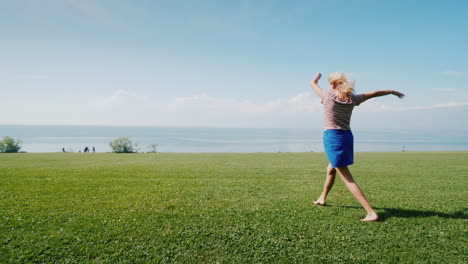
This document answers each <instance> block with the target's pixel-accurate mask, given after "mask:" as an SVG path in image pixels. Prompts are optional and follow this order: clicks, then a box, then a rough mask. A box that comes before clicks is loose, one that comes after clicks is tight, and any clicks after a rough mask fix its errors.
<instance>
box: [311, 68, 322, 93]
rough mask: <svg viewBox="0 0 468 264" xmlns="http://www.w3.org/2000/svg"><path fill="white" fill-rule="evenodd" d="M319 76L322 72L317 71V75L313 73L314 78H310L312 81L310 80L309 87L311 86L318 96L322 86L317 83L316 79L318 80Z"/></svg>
mask: <svg viewBox="0 0 468 264" xmlns="http://www.w3.org/2000/svg"><path fill="white" fill-rule="evenodd" d="M321 77H322V74H321V73H320V72H317V75H315V77H314V79H312V81H310V87H311V88H312V90H314V92H315V93H316V94H317V95H318V96H319V97H321V96H322V92H323V89H322V87H320V86H319V85H318V81H319V80H320V78H321Z"/></svg>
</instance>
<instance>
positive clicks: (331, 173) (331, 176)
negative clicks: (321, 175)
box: [314, 164, 336, 205]
mask: <svg viewBox="0 0 468 264" xmlns="http://www.w3.org/2000/svg"><path fill="white" fill-rule="evenodd" d="M335 176H336V169H335V168H332V166H331V164H328V167H327V179H326V180H325V184H324V185H323V192H322V194H321V195H320V197H319V198H318V199H317V201H315V202H314V204H316V205H325V204H327V202H326V200H327V195H328V193H329V192H330V190H331V188H332V187H333V184H334V183H335Z"/></svg>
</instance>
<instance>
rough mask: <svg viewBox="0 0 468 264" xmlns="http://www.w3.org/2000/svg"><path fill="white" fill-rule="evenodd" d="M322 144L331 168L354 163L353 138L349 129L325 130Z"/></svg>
mask: <svg viewBox="0 0 468 264" xmlns="http://www.w3.org/2000/svg"><path fill="white" fill-rule="evenodd" d="M323 145H324V147H325V152H326V153H327V157H328V160H329V161H330V164H331V166H332V167H333V168H336V167H345V166H348V165H352V164H353V163H354V147H353V146H354V138H353V133H352V132H351V130H338V129H329V130H325V132H324V135H323Z"/></svg>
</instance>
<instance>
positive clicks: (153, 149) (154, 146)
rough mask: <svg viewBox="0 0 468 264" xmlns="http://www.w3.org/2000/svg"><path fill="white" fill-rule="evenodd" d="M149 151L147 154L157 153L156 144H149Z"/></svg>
mask: <svg viewBox="0 0 468 264" xmlns="http://www.w3.org/2000/svg"><path fill="white" fill-rule="evenodd" d="M150 149H151V150H150V151H149V152H148V153H158V144H151V145H150Z"/></svg>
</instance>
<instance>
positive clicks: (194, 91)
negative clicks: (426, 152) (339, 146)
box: [0, 0, 468, 130]
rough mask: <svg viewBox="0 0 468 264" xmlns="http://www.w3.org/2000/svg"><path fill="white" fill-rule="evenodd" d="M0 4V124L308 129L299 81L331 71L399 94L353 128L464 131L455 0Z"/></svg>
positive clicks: (308, 101)
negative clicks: (396, 91)
mask: <svg viewBox="0 0 468 264" xmlns="http://www.w3.org/2000/svg"><path fill="white" fill-rule="evenodd" d="M0 4H1V8H0V33H1V36H2V38H1V39H2V41H1V42H0V58H1V59H0V91H1V94H2V103H1V104H0V111H1V113H3V114H2V115H1V116H0V124H64V125H68V124H76V125H86V124H88V125H125V126H129V125H145V126H158V125H160V126H222V127H305V128H320V127H321V126H322V124H323V122H322V109H321V106H320V102H319V100H318V98H316V97H315V95H314V94H312V91H311V89H310V88H309V87H308V83H309V81H310V79H311V78H312V77H313V76H314V75H315V72H317V71H321V72H322V73H323V74H324V75H325V76H326V75H328V74H329V73H331V72H334V71H343V72H346V73H348V74H349V75H350V76H351V78H352V79H354V80H355V81H356V91H357V92H358V93H362V92H369V91H372V90H380V89H395V90H400V91H402V92H403V93H405V94H406V95H407V97H406V98H405V99H404V100H399V99H396V97H390V96H388V97H385V98H378V99H374V100H371V101H369V102H366V103H365V104H363V105H362V106H360V107H359V108H357V109H356V110H355V113H354V117H353V124H352V126H353V128H360V129H415V128H431V129H440V130H443V129H446V128H451V129H467V128H468V124H467V123H466V122H462V121H461V120H466V118H467V117H468V52H467V51H466V47H468V34H467V33H466V28H468V19H467V17H468V2H466V1H444V2H440V1H364V0H363V1H254V0H251V1H202V0H199V1H196V0H192V1H190V0H185V1H178V0H171V1H150V0H148V1H144V0H140V1H119V0H112V1H110V0H108V1H104V0H102V1H98V0H42V1H39V0H16V1H6V0H5V1H3V0H0ZM321 85H322V87H324V88H328V85H327V83H326V78H324V80H322V82H321Z"/></svg>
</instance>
